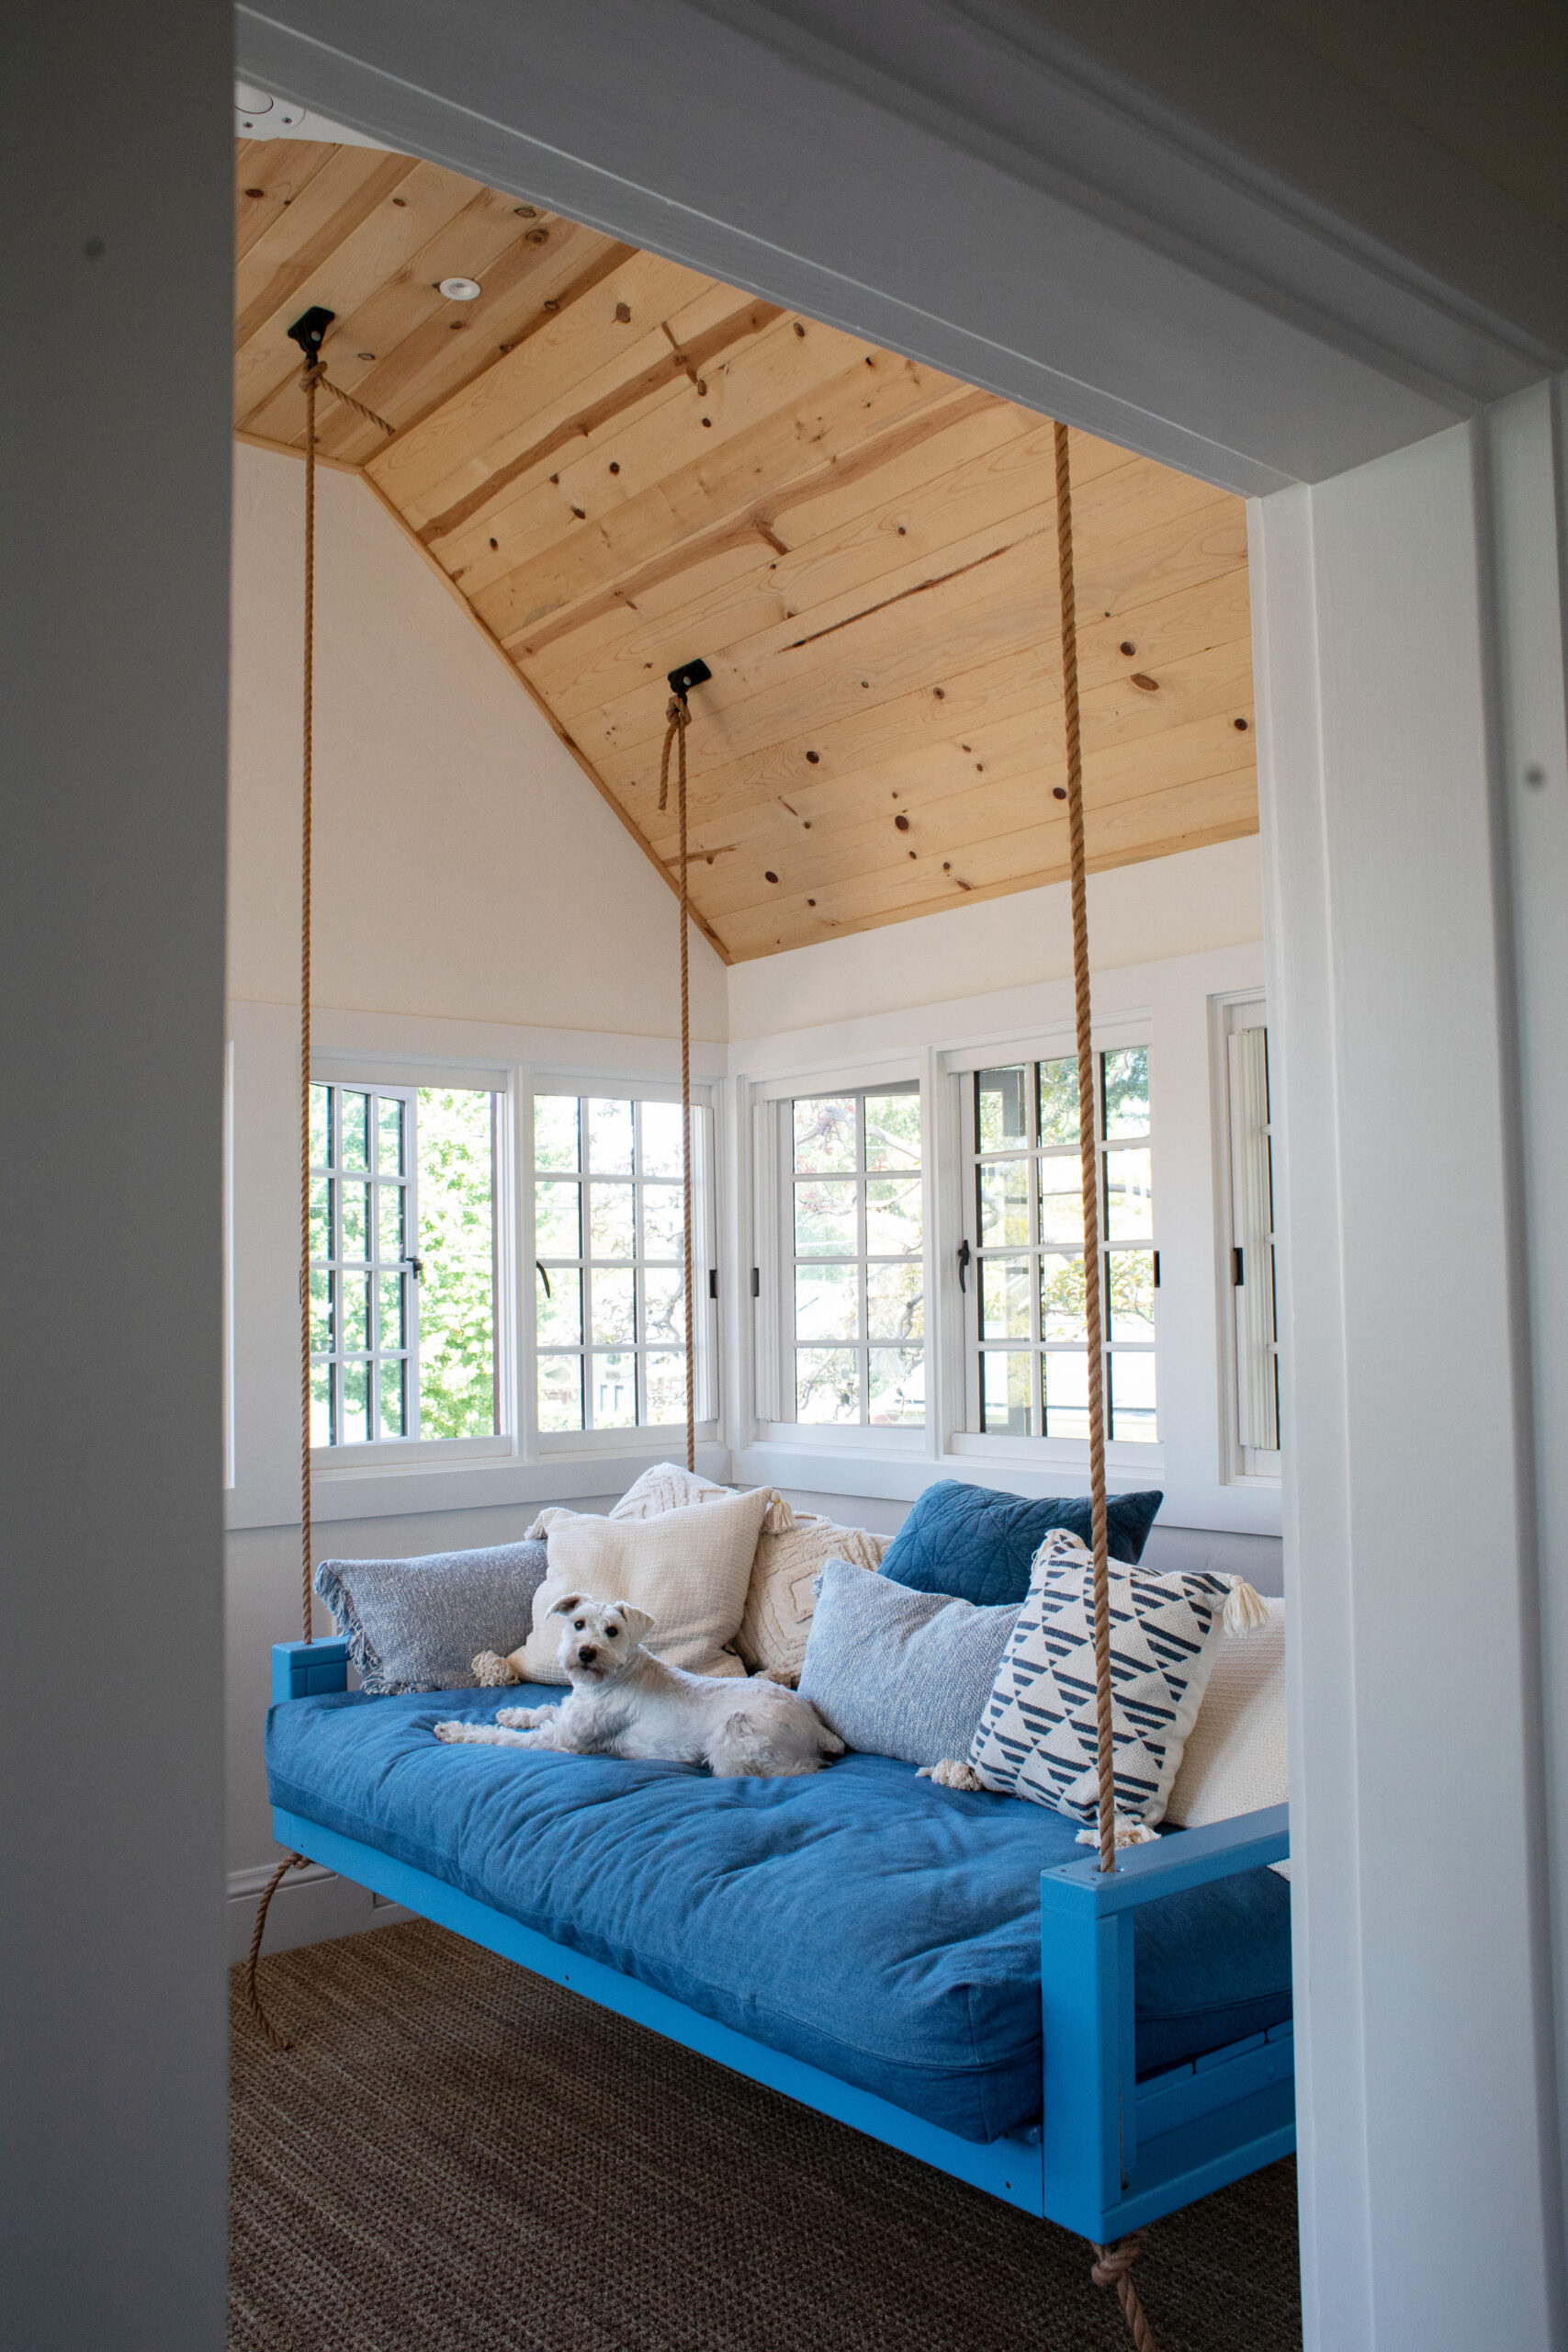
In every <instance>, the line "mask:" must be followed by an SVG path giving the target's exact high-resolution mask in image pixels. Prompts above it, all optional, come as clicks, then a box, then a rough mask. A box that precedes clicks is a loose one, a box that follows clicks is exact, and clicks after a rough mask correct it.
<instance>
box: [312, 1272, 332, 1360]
mask: <svg viewBox="0 0 1568 2352" xmlns="http://www.w3.org/2000/svg"><path fill="white" fill-rule="evenodd" d="M332 1344H333V1278H332V1276H331V1274H329V1273H328V1272H326V1271H325V1269H324V1268H317V1267H312V1268H311V1271H310V1351H311V1353H312V1354H313V1355H325V1353H326V1352H327V1351H328V1349H329V1348H330V1347H331V1346H332Z"/></svg>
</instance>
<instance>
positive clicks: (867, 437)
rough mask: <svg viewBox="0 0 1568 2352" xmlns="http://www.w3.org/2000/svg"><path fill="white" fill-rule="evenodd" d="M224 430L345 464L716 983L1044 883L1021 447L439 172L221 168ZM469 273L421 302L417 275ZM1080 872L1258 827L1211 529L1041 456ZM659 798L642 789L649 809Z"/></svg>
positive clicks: (747, 304)
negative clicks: (323, 318)
mask: <svg viewBox="0 0 1568 2352" xmlns="http://www.w3.org/2000/svg"><path fill="white" fill-rule="evenodd" d="M237 164H238V178H237V187H238V198H237V201H238V210H239V232H238V246H239V260H238V277H237V288H236V327H235V345H236V359H235V412H234V413H235V424H236V430H237V431H238V432H239V433H240V434H241V435H242V436H243V438H245V439H247V440H254V441H259V442H261V443H263V444H265V445H268V446H272V447H288V448H292V449H296V450H297V449H299V447H300V446H301V444H302V441H303V435H304V408H305V404H304V400H303V397H302V395H301V393H300V391H299V383H298V379H299V352H298V350H297V348H296V346H295V345H293V344H292V343H290V342H289V341H288V337H287V334H286V333H285V330H286V328H287V327H288V325H289V323H290V322H292V321H293V320H294V319H295V318H296V317H298V316H299V313H300V312H301V311H304V310H306V309H308V308H309V307H310V306H311V305H312V304H321V305H322V306H323V307H324V308H326V309H328V310H330V311H333V312H334V313H335V318H334V322H333V326H332V328H331V329H330V331H329V333H328V336H327V340H326V343H325V345H324V347H323V354H322V356H323V358H324V359H325V361H326V363H327V368H328V374H329V377H330V379H331V380H332V381H333V383H335V384H337V385H339V386H341V387H342V388H343V390H345V391H349V392H352V393H353V394H354V396H355V399H356V400H357V401H361V402H363V403H364V404H365V406H366V407H367V408H369V409H371V410H373V411H374V412H375V413H376V414H377V415H378V417H380V418H383V419H385V420H386V423H387V424H389V425H390V426H391V427H392V428H393V431H392V433H391V435H390V436H389V435H388V434H386V433H385V432H383V431H382V430H381V429H380V426H379V425H378V424H373V423H370V422H368V421H367V420H366V419H365V418H364V417H362V416H361V415H359V414H358V413H355V411H353V410H350V409H348V408H347V407H345V406H343V405H341V404H340V403H338V402H337V401H332V400H327V399H322V400H321V401H320V403H319V406H320V412H321V413H320V419H319V424H320V445H321V449H322V451H323V452H324V453H325V454H326V455H327V456H328V457H329V458H331V459H332V460H333V461H334V462H336V463H340V464H345V465H348V466H351V467H353V468H355V469H357V470H358V471H359V472H360V473H361V475H362V477H363V479H364V480H365V481H367V483H368V484H369V486H370V488H371V489H372V491H373V492H375V493H376V495H377V496H378V498H379V499H380V500H381V501H382V503H384V504H385V505H386V506H387V508H388V509H389V512H390V513H391V514H392V515H394V516H395V517H396V519H397V521H398V522H399V524H400V526H401V527H402V529H403V530H404V531H405V532H406V533H407V535H408V537H410V539H411V541H412V544H413V545H414V546H415V547H416V548H418V549H419V550H420V551H421V552H422V554H423V556H424V558H425V560H427V561H428V562H429V563H431V564H432V565H433V566H434V568H435V569H436V570H438V571H439V572H440V574H441V576H442V578H443V579H444V580H445V581H446V582H447V583H448V585H449V586H450V588H451V590H452V593H453V594H455V595H457V597H458V598H459V599H460V601H461V602H462V603H463V604H464V605H465V606H466V608H467V609H468V612H469V613H470V615H471V616H472V618H473V620H474V623H475V625H476V626H477V627H478V628H480V629H481V630H482V631H483V632H484V633H485V634H486V636H487V637H488V638H489V639H491V642H492V643H493V645H494V646H495V648H496V649H497V650H498V652H499V653H500V654H501V656H502V658H503V659H504V660H505V661H506V662H507V663H508V664H509V666H510V667H511V668H512V669H513V671H514V673H515V674H516V675H517V677H518V679H519V681H520V683H521V684H522V686H523V687H524V688H525V690H526V692H527V693H528V694H529V695H531V696H532V698H533V699H534V701H535V702H536V704H537V705H538V706H539V707H540V708H541V709H542V710H543V711H544V712H545V714H546V716H547V718H548V719H549V721H550V723H551V725H552V726H553V727H554V729H555V730H556V732H557V733H558V735H559V736H560V738H561V740H562V741H564V742H565V743H566V744H567V745H568V747H569V748H570V751H571V752H572V753H573V755H574V757H575V758H576V760H577V762H578V763H579V765H580V766H581V768H582V770H583V773H584V775H585V777H586V778H587V779H588V780H589V781H590V782H591V783H592V785H593V786H595V787H596V788H597V790H599V791H600V792H601V793H603V795H604V797H605V798H606V800H608V801H609V803H610V804H611V806H612V807H613V808H614V809H615V812H616V814H617V815H618V816H619V817H620V819H621V820H622V822H623V823H624V824H625V825H626V828H627V830H628V831H630V832H631V833H632V834H633V835H634V836H635V837H636V839H637V841H638V842H639V843H640V844H641V846H642V847H643V848H644V850H645V851H646V852H647V854H648V855H649V857H650V858H651V859H652V860H653V862H654V863H655V865H658V867H659V869H660V872H661V873H662V874H663V875H664V876H666V878H667V879H672V876H673V871H674V860H675V855H676V834H675V823H674V812H673V808H672V807H671V809H669V810H667V811H666V812H665V813H664V814H663V815H660V813H659V811H658V808H657V802H658V786H659V753H660V742H661V740H662V736H663V731H664V714H665V706H666V703H667V701H668V688H667V686H666V684H665V673H666V672H667V671H669V670H671V669H672V668H674V667H675V666H676V665H677V664H678V663H682V662H687V661H690V660H693V659H695V658H697V657H701V658H702V659H703V660H704V661H705V662H707V663H708V665H709V667H710V668H711V670H712V672H713V681H712V683H711V684H708V685H705V686H701V687H698V688H696V689H695V690H694V693H693V695H692V705H691V707H692V713H693V725H692V729H691V732H690V738H689V752H690V775H691V784H690V809H691V848H692V868H691V874H692V885H691V887H692V898H693V901H694V909H695V911H696V916H697V919H698V921H699V922H700V923H701V925H702V927H703V929H704V930H705V933H707V935H708V937H709V938H710V939H711V940H712V941H713V942H714V944H715V945H716V947H717V948H718V949H719V951H720V953H721V954H722V955H723V956H726V958H727V959H728V960H731V961H738V960H740V959H742V958H745V957H749V956H767V955H772V954H773V953H775V952H776V951H777V950H778V949H780V948H786V947H798V946H804V945H807V944H810V943H812V942H814V941H818V940H823V939H828V938H831V937H833V936H835V935H837V934H840V933H845V932H852V931H863V930H867V929H870V928H872V927H874V926H875V925H877V924H881V923H887V922H900V921H902V920H904V919H906V918H908V917H909V916H912V915H919V914H928V913H931V912H932V911H933V910H936V909H939V908H944V907H949V906H953V905H957V904H964V903H970V904H972V903H974V902H975V901H976V900H978V899H985V898H993V897H997V896H999V895H1001V894H1002V893H1005V892H1008V891H1013V890H1021V889H1027V888H1033V887H1035V886H1037V885H1039V884H1041V883H1044V882H1052V881H1056V880H1059V879H1060V878H1061V877H1062V876H1064V875H1065V874H1066V870H1067V843H1066V810H1065V808H1064V807H1063V804H1062V802H1061V801H1059V800H1057V799H1056V798H1055V797H1054V796H1055V788H1056V787H1057V786H1060V785H1061V784H1062V782H1063V776H1064V754H1063V748H1062V707H1061V656H1060V643H1059V613H1058V606H1057V597H1056V551H1055V495H1054V466H1053V454H1052V428H1051V425H1050V424H1049V422H1048V421H1047V420H1045V419H1043V418H1042V417H1040V416H1039V415H1036V414H1034V413H1032V412H1031V411H1028V410H1025V409H1021V408H1018V407H1015V406H1013V405H1012V404H1011V403H1010V402H1009V401H1003V400H999V399H998V398H996V397H995V396H994V395H993V394H991V393H988V392H982V391H976V390H972V389H971V388H969V387H968V386H966V385H964V384H961V383H958V382H955V381H954V380H953V379H952V378H951V377H946V376H942V375H940V374H938V373H937V371H936V370H935V369H933V368H928V367H926V366H924V365H923V364H921V363H919V362H916V361H913V360H908V359H904V358H901V357H899V356H897V354H895V353H892V352H888V351H883V350H880V349H878V348H877V347H876V346H875V345H869V344H867V343H865V342H864V341H863V340H862V339H860V338H859V337H856V336H853V335H849V334H842V333H841V332H840V331H839V330H838V329H836V328H833V327H828V326H823V325H820V324H818V322H816V321H814V320H811V319H807V318H804V317H800V316H797V315H795V314H794V313H792V312H789V311H781V310H780V309H778V308H777V306H776V305H774V304H773V303H770V302H765V301H762V300H758V299H756V298H755V297H752V296H750V295H747V294H744V293H741V292H739V291H738V290H737V289H736V288H734V287H730V286H723V285H720V284H718V283H717V282H716V281H715V280H714V279H711V278H705V277H700V276H698V275H697V274H696V273H695V272H694V271H692V270H689V269H685V268H682V267H681V266H679V265H677V264H676V263H673V262H668V261H661V260H660V259H659V258H658V257H657V256H656V255H654V254H648V253H642V252H639V251H637V249H636V248H634V247H631V246H628V245H624V244H618V243H615V241H614V240H612V239H611V238H609V237H606V236H604V235H602V234H600V233H599V232H596V231H593V230H590V229H585V228H581V227H580V226H577V225H576V224H574V223H573V222H571V221H569V220H562V219H559V218H558V217H557V216H555V215H553V214H550V213H547V212H543V211H540V210H537V209H536V208H534V207H532V206H529V205H525V204H520V203H518V202H517V200H516V199H515V198H513V197H510V196H502V195H499V194H497V193H496V191H495V190H493V189H491V188H485V187H479V185H478V184H477V183H476V182H474V181H472V180H468V179H464V178H463V177H461V176H460V175H458V174H457V173H455V172H449V171H446V170H443V169H441V168H439V167H438V166H436V165H434V164H425V163H418V162H415V161H413V160H412V159H411V158H409V157H407V156H401V155H392V154H387V153H381V152H379V151H378V150H375V149H367V148H359V147H335V146H312V145H310V144H308V143H306V142H304V141H286V140H275V141H240V142H239V144H238V153H237ZM450 277H465V278H468V279H472V280H474V281H476V282H477V283H478V284H479V288H480V289H481V290H480V292H479V296H478V298H477V299H475V300H468V301H461V302H460V301H453V300H448V299H447V298H446V296H444V295H443V294H442V293H441V291H440V282H441V280H442V279H443V278H450ZM1072 465H1073V515H1074V538H1075V549H1076V557H1077V610H1078V619H1079V663H1080V672H1081V676H1082V683H1083V730H1084V771H1085V817H1086V833H1087V839H1088V846H1089V865H1090V866H1091V867H1092V868H1103V867H1106V866H1112V865H1128V864H1132V863H1134V862H1135V861H1138V860H1140V859H1145V858H1152V857H1160V856H1164V855H1166V854H1168V853H1170V852H1172V851H1176V850H1181V849H1189V848H1193V847H1196V846H1198V845H1199V844H1201V843H1203V842H1216V841H1224V840H1229V839H1231V838H1233V837H1234V836H1235V835H1237V834H1242V833H1250V832H1254V831H1257V827H1258V796H1257V776H1256V771H1255V765H1254V758H1253V746H1254V741H1255V738H1254V735H1253V733H1252V715H1253V713H1252V657H1251V644H1250V636H1249V623H1248V606H1247V535H1246V524H1245V516H1244V511H1243V508H1242V504H1241V502H1240V501H1239V500H1238V499H1236V498H1235V497H1232V496H1231V495H1229V494H1228V493H1227V492H1222V491H1217V490H1213V489H1211V488H1210V487H1208V486H1207V485H1206V484H1204V483H1201V482H1198V481H1192V480H1190V479H1189V478H1188V477H1187V476H1185V475H1182V474H1178V473H1173V472H1171V471H1170V470H1169V469H1168V468H1165V467H1162V466H1158V465H1156V464H1154V463H1153V462H1152V461H1151V460H1149V459H1147V458H1135V457H1130V456H1129V455H1128V454H1127V453H1126V451H1125V450H1122V449H1119V448H1116V447H1112V446H1111V444H1110V443H1107V442H1103V441H1097V440H1095V439H1094V438H1092V437H1091V436H1090V435H1087V434H1080V433H1077V432H1075V433H1074V434H1073V435H1072ZM671 800H673V795H671Z"/></svg>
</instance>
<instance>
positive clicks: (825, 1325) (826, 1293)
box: [795, 1266, 860, 1340]
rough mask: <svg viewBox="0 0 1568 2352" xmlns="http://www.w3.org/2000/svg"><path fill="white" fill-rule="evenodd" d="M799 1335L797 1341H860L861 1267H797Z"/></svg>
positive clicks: (796, 1298) (796, 1292)
mask: <svg viewBox="0 0 1568 2352" xmlns="http://www.w3.org/2000/svg"><path fill="white" fill-rule="evenodd" d="M859 1337H860V1268H859V1267H858V1266H796V1268H795V1338H796V1339H797V1340H858V1339H859Z"/></svg>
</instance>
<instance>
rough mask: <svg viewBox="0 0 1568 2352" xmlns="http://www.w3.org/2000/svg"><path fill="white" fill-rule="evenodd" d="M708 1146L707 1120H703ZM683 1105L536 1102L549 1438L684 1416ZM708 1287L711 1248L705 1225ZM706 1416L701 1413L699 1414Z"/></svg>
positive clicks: (541, 1404)
mask: <svg viewBox="0 0 1568 2352" xmlns="http://www.w3.org/2000/svg"><path fill="white" fill-rule="evenodd" d="M694 1125H695V1126H696V1129H697V1134H696V1136H694V1143H699V1144H700V1142H701V1140H702V1136H703V1126H702V1114H700V1113H698V1114H694ZM684 1220H685V1193H684V1188H683V1186H682V1181H681V1105H680V1104H679V1103H660V1102H640V1101H632V1100H630V1099H628V1098H627V1097H626V1096H624V1095H577V1094H536V1095H535V1097H534V1249H535V1256H536V1264H535V1319H534V1332H535V1340H536V1348H537V1363H538V1388H537V1396H538V1415H539V1428H540V1430H541V1431H542V1432H546V1433H547V1432H551V1431H560V1430H629V1429H647V1428H655V1429H658V1428H669V1427H671V1426H672V1425H674V1424H676V1423H679V1422H682V1421H684V1419H685V1418H686V1302H685V1276H684V1271H683V1269H684ZM695 1258H696V1266H697V1283H698V1287H699V1292H700V1293H701V1294H702V1295H705V1294H706V1292H707V1287H708V1285H707V1281H706V1277H705V1268H706V1265H707V1262H708V1249H707V1242H706V1237H705V1233H704V1232H703V1230H702V1229H701V1228H699V1231H698V1234H697V1237H696V1242H695ZM700 1411H701V1407H700V1405H699V1413H700Z"/></svg>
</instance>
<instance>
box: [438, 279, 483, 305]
mask: <svg viewBox="0 0 1568 2352" xmlns="http://www.w3.org/2000/svg"><path fill="white" fill-rule="evenodd" d="M440 290H441V292H442V293H443V294H445V295H446V300H448V301H449V302H477V301H478V300H479V280H478V279H477V278H473V277H444V278H443V279H442V281H441V288H440Z"/></svg>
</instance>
